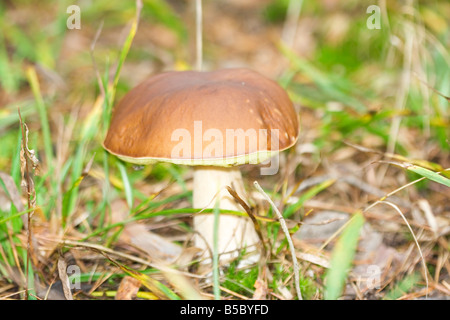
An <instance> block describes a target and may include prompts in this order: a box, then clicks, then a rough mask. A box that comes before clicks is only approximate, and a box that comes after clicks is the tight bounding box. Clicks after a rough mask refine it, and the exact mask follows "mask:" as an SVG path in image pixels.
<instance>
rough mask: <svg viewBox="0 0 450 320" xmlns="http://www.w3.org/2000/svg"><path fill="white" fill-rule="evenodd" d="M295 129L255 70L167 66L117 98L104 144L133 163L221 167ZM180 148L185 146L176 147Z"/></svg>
mask: <svg viewBox="0 0 450 320" xmlns="http://www.w3.org/2000/svg"><path fill="white" fill-rule="evenodd" d="M200 121H201V122H200ZM176 130H178V131H176ZM298 132H299V122H298V115H297V113H296V112H295V110H294V107H293V104H292V102H291V100H290V99H289V97H288V95H287V93H286V92H285V90H284V89H283V88H281V87H280V86H279V85H278V84H277V83H276V82H274V81H272V80H270V79H267V78H265V77H263V76H262V75H260V74H259V73H257V72H254V71H251V70H248V69H224V70H219V71H212V72H198V71H178V72H176V71H174V72H166V73H161V74H158V75H155V76H153V77H150V78H149V79H147V80H146V81H144V82H143V83H141V84H140V85H138V86H137V87H135V88H134V89H132V90H131V91H130V92H128V93H127V94H126V95H125V96H124V97H123V98H122V99H121V101H120V102H119V103H118V105H117V106H116V107H115V108H114V111H113V115H112V119H111V124H110V128H109V131H108V134H107V136H106V139H105V141H104V147H105V148H106V149H107V150H108V151H109V152H111V153H112V154H115V155H117V156H118V157H119V158H121V159H123V160H125V161H128V162H132V163H138V164H147V163H152V162H155V161H167V162H174V163H179V164H187V165H222V166H229V165H238V164H244V163H257V162H262V161H264V160H266V159H267V158H268V157H270V156H271V155H272V154H273V153H274V152H279V151H281V150H284V149H287V148H289V147H291V146H292V145H293V144H295V142H296V140H297V138H298ZM264 133H266V135H264ZM270 133H272V135H270ZM183 134H184V135H183ZM186 134H188V136H190V137H188V138H189V139H190V140H189V139H187V137H186V136H185V135H186ZM255 134H256V135H255ZM270 136H271V137H272V139H270ZM255 137H257V138H256V140H257V141H254V140H255ZM239 139H243V140H241V144H239V142H238V140H239ZM183 140H184V141H183ZM242 141H245V143H242ZM230 143H232V144H234V145H236V146H234V147H231V148H230V147H229V146H230ZM181 144H183V145H181ZM180 146H187V148H184V151H182V152H179V149H180ZM181 149H183V148H181ZM174 150H177V152H175V153H174Z"/></svg>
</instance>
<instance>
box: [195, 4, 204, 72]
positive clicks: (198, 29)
mask: <svg viewBox="0 0 450 320" xmlns="http://www.w3.org/2000/svg"><path fill="white" fill-rule="evenodd" d="M195 35H196V60H197V61H196V65H197V71H202V64H203V34H202V0H196V1H195Z"/></svg>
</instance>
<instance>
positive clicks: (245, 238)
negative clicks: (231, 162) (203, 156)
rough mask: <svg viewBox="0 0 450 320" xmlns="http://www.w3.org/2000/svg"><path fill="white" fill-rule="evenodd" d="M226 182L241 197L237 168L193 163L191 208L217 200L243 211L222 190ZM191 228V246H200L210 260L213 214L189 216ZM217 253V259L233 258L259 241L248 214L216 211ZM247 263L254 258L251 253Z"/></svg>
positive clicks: (239, 177) (223, 206)
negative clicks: (217, 226) (192, 240)
mask: <svg viewBox="0 0 450 320" xmlns="http://www.w3.org/2000/svg"><path fill="white" fill-rule="evenodd" d="M226 186H230V187H231V188H232V189H233V190H235V191H236V193H237V194H238V195H239V196H240V197H241V198H243V199H245V197H244V187H243V183H242V176H241V172H240V171H239V169H237V168H236V167H232V168H221V167H209V166H207V167H204V166H197V167H195V169H194V187H193V206H194V208H199V209H203V208H213V207H214V206H215V204H216V201H217V200H218V201H219V208H220V209H225V210H234V211H242V212H243V211H244V209H243V208H242V207H241V206H240V205H239V204H238V203H237V202H236V201H235V200H234V198H233V197H232V196H231V195H230V194H229V192H228V190H226ZM193 223H194V230H195V231H196V232H197V234H196V235H195V238H194V241H195V246H196V247H198V248H200V249H202V250H203V252H204V253H203V257H204V258H206V261H210V258H212V257H211V256H210V253H211V252H212V249H213V241H214V215H213V214H201V213H200V214H196V215H195V216H194V219H193ZM217 231H218V233H219V235H218V239H219V240H218V246H217V248H218V251H219V252H218V253H219V255H220V261H221V262H223V261H226V260H229V259H232V258H236V257H237V256H238V255H239V252H240V251H241V250H242V249H244V248H246V247H247V249H246V252H250V251H254V250H255V246H254V245H255V244H257V243H258V242H259V238H258V234H257V233H256V231H255V227H254V225H253V222H252V221H251V220H250V219H249V218H248V217H240V216H233V215H227V214H220V217H219V228H218V230H217ZM252 258H253V259H251V260H253V261H249V263H251V262H254V260H255V259H257V255H252Z"/></svg>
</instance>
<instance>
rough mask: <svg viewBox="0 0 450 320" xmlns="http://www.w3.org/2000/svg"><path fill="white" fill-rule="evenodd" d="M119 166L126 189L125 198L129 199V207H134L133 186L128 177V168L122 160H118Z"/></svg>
mask: <svg viewBox="0 0 450 320" xmlns="http://www.w3.org/2000/svg"><path fill="white" fill-rule="evenodd" d="M116 163H117V167H118V168H119V171H120V175H121V176H122V181H123V187H124V191H125V198H126V199H127V204H128V208H129V209H130V210H131V209H132V208H133V189H132V187H131V183H130V179H129V178H128V174H127V170H126V169H125V166H124V165H123V163H121V162H120V161H117V162H116Z"/></svg>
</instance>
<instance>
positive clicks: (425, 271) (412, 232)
mask: <svg viewBox="0 0 450 320" xmlns="http://www.w3.org/2000/svg"><path fill="white" fill-rule="evenodd" d="M378 203H383V204H387V205H389V206H391V207H392V208H394V210H395V211H397V213H398V214H399V215H400V216H401V217H402V219H403V221H405V224H406V226H407V227H408V229H409V232H411V235H412V236H413V238H414V242H415V243H416V247H417V249H418V250H419V255H420V258H421V262H422V267H423V271H424V273H425V284H426V288H427V291H426V295H425V298H428V270H427V265H426V264H425V258H424V257H423V254H422V249H421V248H420V245H419V242H418V241H417V238H416V235H415V234H414V231H413V230H412V228H411V226H410V225H409V223H408V220H407V219H406V218H405V216H404V215H403V213H402V212H401V210H400V209H399V208H398V207H397V206H396V205H395V204H393V203H391V202H389V201H384V200H379V201H376V202H375V203H374V204H373V205H372V206H371V207H373V206H374V205H375V204H378Z"/></svg>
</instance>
